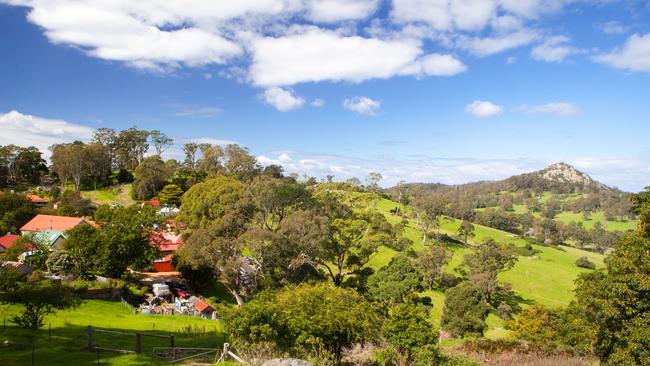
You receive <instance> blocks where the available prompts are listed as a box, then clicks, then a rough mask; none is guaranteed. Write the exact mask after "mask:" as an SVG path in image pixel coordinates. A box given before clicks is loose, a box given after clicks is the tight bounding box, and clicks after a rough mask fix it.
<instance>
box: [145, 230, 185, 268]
mask: <svg viewBox="0 0 650 366" xmlns="http://www.w3.org/2000/svg"><path fill="white" fill-rule="evenodd" d="M149 244H150V245H151V246H154V247H156V248H158V250H159V251H160V252H161V253H162V255H163V256H162V258H159V259H156V260H155V261H154V262H153V268H154V270H155V271H156V272H172V271H174V267H173V266H172V259H173V257H174V253H175V252H176V250H178V248H179V247H180V246H182V245H183V237H182V235H181V234H177V233H175V232H173V231H171V230H153V231H151V232H150V233H149Z"/></svg>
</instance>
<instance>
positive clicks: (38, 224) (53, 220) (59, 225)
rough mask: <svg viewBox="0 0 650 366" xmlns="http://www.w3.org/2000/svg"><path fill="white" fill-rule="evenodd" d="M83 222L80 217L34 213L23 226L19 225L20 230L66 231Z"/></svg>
mask: <svg viewBox="0 0 650 366" xmlns="http://www.w3.org/2000/svg"><path fill="white" fill-rule="evenodd" d="M84 222H85V221H84V219H83V218H82V217H68V216H52V215H36V217H34V218H33V219H31V221H29V222H28V223H26V224H25V226H23V227H21V228H20V231H40V230H56V231H68V230H70V229H72V228H75V227H77V226H78V225H79V224H81V223H84Z"/></svg>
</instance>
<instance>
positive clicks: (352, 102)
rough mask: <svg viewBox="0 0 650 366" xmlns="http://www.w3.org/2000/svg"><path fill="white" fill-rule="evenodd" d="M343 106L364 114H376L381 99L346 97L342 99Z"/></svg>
mask: <svg viewBox="0 0 650 366" xmlns="http://www.w3.org/2000/svg"><path fill="white" fill-rule="evenodd" d="M343 107H344V108H345V109H349V110H351V111H354V112H357V113H359V114H363V115H366V116H376V115H377V112H379V108H381V101H380V100H374V99H371V98H368V97H354V98H347V99H345V100H344V101H343Z"/></svg>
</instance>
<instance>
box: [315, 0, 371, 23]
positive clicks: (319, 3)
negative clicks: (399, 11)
mask: <svg viewBox="0 0 650 366" xmlns="http://www.w3.org/2000/svg"><path fill="white" fill-rule="evenodd" d="M378 5H379V0H311V1H309V2H308V5H307V7H308V11H307V17H308V18H309V19H311V20H313V21H315V22H323V23H332V22H338V21H341V20H352V19H364V18H367V17H368V16H370V15H371V14H372V13H373V12H375V11H376V10H377V6H378Z"/></svg>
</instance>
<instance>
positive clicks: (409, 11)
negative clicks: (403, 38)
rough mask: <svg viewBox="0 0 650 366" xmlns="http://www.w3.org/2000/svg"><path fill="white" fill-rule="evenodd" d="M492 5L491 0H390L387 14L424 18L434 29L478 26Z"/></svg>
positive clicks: (401, 18)
mask: <svg viewBox="0 0 650 366" xmlns="http://www.w3.org/2000/svg"><path fill="white" fill-rule="evenodd" d="M496 7H497V2H496V1H494V0H461V1H448V0H429V1H426V0H393V9H392V11H391V16H392V17H393V18H394V19H395V20H396V21H398V22H425V23H427V24H429V25H430V26H431V27H433V28H435V29H437V30H452V29H460V30H478V29H481V28H483V27H484V26H485V25H486V24H487V23H488V22H489V20H490V18H491V17H492V16H493V14H494V12H495V10H496Z"/></svg>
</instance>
